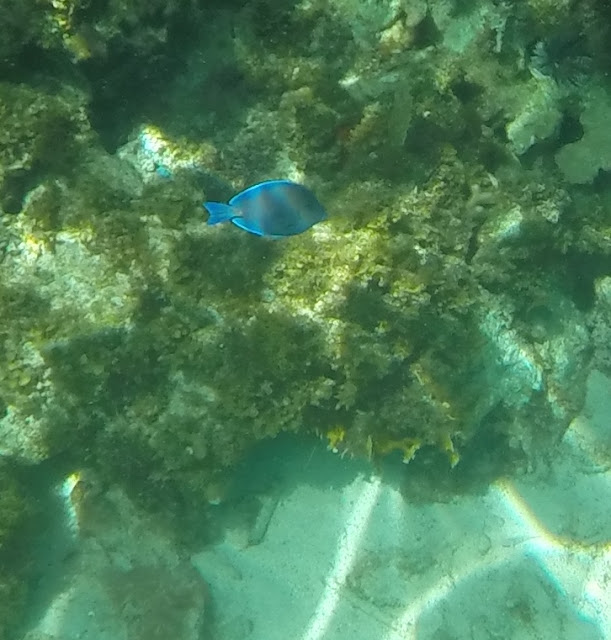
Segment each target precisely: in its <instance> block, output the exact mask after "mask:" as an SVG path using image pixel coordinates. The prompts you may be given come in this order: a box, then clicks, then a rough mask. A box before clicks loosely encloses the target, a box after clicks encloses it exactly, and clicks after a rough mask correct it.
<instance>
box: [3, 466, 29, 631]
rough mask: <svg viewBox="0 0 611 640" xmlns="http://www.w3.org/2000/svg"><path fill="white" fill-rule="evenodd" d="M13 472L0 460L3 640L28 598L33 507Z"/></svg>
mask: <svg viewBox="0 0 611 640" xmlns="http://www.w3.org/2000/svg"><path fill="white" fill-rule="evenodd" d="M25 491H26V489H25V487H24V486H23V485H22V483H21V482H20V481H19V480H18V479H17V477H16V474H15V472H14V470H12V469H11V468H10V467H8V466H7V465H6V464H5V463H4V462H3V461H2V460H1V459H0V638H1V639H2V640H5V639H6V638H10V637H11V633H12V632H13V631H14V628H15V627H16V626H17V624H18V623H20V622H21V621H22V619H21V618H22V614H23V609H24V605H25V602H26V597H27V591H28V586H27V581H26V580H27V576H28V574H27V570H28V568H29V561H30V554H29V553H28V549H27V544H28V542H29V535H28V533H29V532H28V528H29V527H30V526H31V520H32V515H33V511H34V510H33V503H29V502H28V499H27V497H26V493H25Z"/></svg>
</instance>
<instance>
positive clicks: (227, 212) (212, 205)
mask: <svg viewBox="0 0 611 640" xmlns="http://www.w3.org/2000/svg"><path fill="white" fill-rule="evenodd" d="M204 209H206V211H207V212H208V214H209V217H208V224H218V223H219V222H226V221H227V220H231V219H232V218H235V217H236V215H238V214H237V212H236V210H235V209H234V208H233V207H232V206H231V205H228V204H223V203H222V202H204Z"/></svg>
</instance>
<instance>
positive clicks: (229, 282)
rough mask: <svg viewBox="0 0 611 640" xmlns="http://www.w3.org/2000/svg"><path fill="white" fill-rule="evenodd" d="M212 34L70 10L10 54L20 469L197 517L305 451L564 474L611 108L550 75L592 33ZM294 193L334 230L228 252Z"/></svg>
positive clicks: (219, 16) (249, 15)
mask: <svg viewBox="0 0 611 640" xmlns="http://www.w3.org/2000/svg"><path fill="white" fill-rule="evenodd" d="M5 5H7V6H10V5H11V3H6V2H4V3H2V4H1V5H0V10H2V12H6V11H8V9H7V6H5ZM212 5H214V3H212ZM212 5H211V6H210V7H208V9H206V11H203V10H202V9H200V8H198V7H196V6H194V4H193V5H192V3H190V2H187V1H186V0H185V1H184V2H174V3H169V4H168V3H159V2H154V3H141V2H137V3H123V2H110V3H106V4H104V6H102V7H99V8H97V9H94V8H93V6H92V5H90V3H85V2H79V1H74V2H53V3H48V5H46V4H44V3H43V4H40V5H36V6H35V7H34V8H32V9H31V11H24V14H23V16H22V17H21V18H20V19H19V29H18V30H16V31H14V34H20V35H14V36H13V38H14V39H13V40H8V39H7V40H2V42H3V43H5V44H3V45H2V46H3V47H5V51H4V56H5V57H6V58H10V59H11V60H12V62H11V64H13V65H15V68H17V69H19V71H20V72H21V73H20V78H19V81H16V80H15V79H14V78H13V79H11V78H10V77H8V78H7V80H6V81H5V82H3V83H2V84H0V207H1V218H0V250H1V251H2V253H1V257H0V276H1V277H0V304H1V305H2V310H3V313H2V315H1V316H0V336H1V338H2V340H1V342H0V355H1V357H2V361H3V363H4V366H3V367H2V368H1V369H0V456H3V457H7V458H11V459H13V460H14V461H16V462H17V463H19V464H37V463H39V462H41V461H43V460H46V459H48V458H50V457H53V456H55V455H58V454H63V455H65V456H66V457H68V458H69V459H71V460H74V461H78V463H80V462H81V461H82V460H86V461H87V463H88V464H89V465H91V466H93V467H95V468H96V469H97V470H98V473H100V474H101V475H102V476H104V477H105V478H106V479H107V480H110V481H121V482H124V483H125V484H126V486H128V487H129V488H130V490H131V491H133V492H134V493H138V494H139V495H140V496H141V497H144V498H145V499H146V500H149V501H151V502H154V501H165V502H166V504H168V505H172V508H174V509H176V510H180V509H181V506H182V505H185V504H187V505H188V504H191V503H192V502H197V501H204V500H205V499H206V498H205V497H206V496H212V495H217V493H218V494H221V493H223V492H222V491H218V492H217V491H216V489H215V490H214V491H212V490H211V489H210V488H211V487H218V486H219V485H222V483H223V481H224V478H225V477H226V474H227V473H228V470H229V469H231V468H232V467H233V465H235V464H236V462H237V461H238V460H240V458H241V456H242V455H243V454H244V452H245V451H246V450H248V449H249V448H250V447H251V446H253V444H254V443H256V442H257V441H259V440H262V439H265V438H273V437H275V436H277V435H278V434H279V433H281V432H294V433H302V434H304V433H307V434H314V433H318V434H320V435H321V436H322V437H323V438H324V439H325V440H326V442H327V444H328V445H329V446H330V448H331V449H333V450H337V451H338V453H342V454H347V455H357V456H363V457H369V458H373V459H377V458H379V457H382V456H386V455H398V456H399V457H400V458H402V459H403V460H405V461H406V462H407V461H410V460H412V459H413V460H414V462H415V463H417V461H418V460H424V461H428V462H431V461H432V462H433V463H434V462H438V463H439V464H443V465H445V467H457V468H460V465H461V459H463V458H464V456H465V455H467V456H470V458H469V459H470V460H471V461H472V462H471V464H474V465H476V464H477V462H476V461H474V460H475V459H476V458H477V455H475V454H474V453H473V452H477V451H478V448H479V447H482V446H484V445H483V444H482V443H485V446H489V447H491V448H494V452H495V454H496V456H497V461H498V464H497V466H496V467H495V469H494V471H493V472H491V473H494V472H500V470H502V469H503V465H504V464H509V463H512V464H519V463H524V464H530V463H531V462H532V461H533V460H534V459H535V458H536V454H537V453H541V452H548V451H549V450H550V449H551V448H552V446H553V443H554V442H556V441H557V440H558V439H559V438H560V436H561V435H562V433H563V431H564V429H565V428H566V426H567V425H568V424H569V422H570V420H571V418H572V417H573V416H574V414H575V412H576V410H577V409H578V407H579V406H580V403H581V402H582V398H583V385H584V381H585V378H586V376H587V370H588V364H589V358H590V348H591V342H590V335H589V332H588V330H587V328H586V327H587V326H588V321H591V319H592V315H593V313H594V312H593V308H594V299H595V294H594V290H595V282H598V283H599V284H598V285H596V286H597V287H599V289H600V287H601V286H602V285H601V284H600V283H601V282H602V283H604V282H605V280H604V277H605V276H608V273H609V259H610V258H609V254H610V249H609V240H608V238H609V230H608V223H605V215H606V213H605V211H606V210H607V209H606V207H607V206H608V204H607V203H606V200H605V198H606V199H608V198H609V195H608V186H607V185H605V184H604V180H603V179H600V180H599V182H601V183H603V184H601V186H600V189H601V190H602V192H601V193H595V192H594V191H593V189H594V188H593V187H588V188H590V189H592V190H591V191H588V192H583V191H580V190H579V189H580V188H581V189H583V187H576V186H574V184H573V183H587V182H590V181H591V180H592V179H593V178H594V177H595V173H597V172H598V171H599V169H600V170H602V172H603V174H604V172H605V171H608V170H609V164H608V162H607V158H604V159H601V158H600V157H598V156H596V157H595V158H594V155H593V156H592V158H593V159H592V160H591V161H589V162H588V165H587V167H585V165H583V166H584V167H585V168H584V171H586V174H587V175H584V176H581V175H579V176H577V179H575V178H576V174H575V170H574V169H573V168H569V162H573V161H574V160H575V158H582V157H583V155H584V154H585V153H586V152H585V151H582V150H583V149H585V148H586V146H587V147H588V149H589V150H591V147H592V142H593V138H592V128H593V127H594V124H592V123H593V122H594V120H593V116H592V113H593V111H592V110H593V109H594V106H592V105H593V104H594V103H593V102H588V100H594V98H592V97H590V98H584V97H583V96H581V95H580V93H579V91H577V90H576V89H575V88H574V87H573V89H571V88H570V87H568V88H567V87H566V86H561V83H560V82H559V81H558V79H557V77H555V76H554V77H551V76H549V77H548V76H546V75H545V73H542V72H541V71H540V69H539V68H538V67H537V69H539V73H538V74H537V73H535V71H536V70H537V69H534V65H533V63H532V61H531V59H530V56H531V53H532V50H533V47H534V46H535V44H536V43H537V42H542V41H547V39H550V40H551V38H552V35H553V32H555V30H556V29H557V28H558V25H559V23H560V22H563V21H564V19H565V18H567V17H568V16H572V12H574V11H576V9H573V8H572V5H571V6H569V3H561V4H560V5H558V4H552V3H549V2H541V1H538V2H535V1H534V0H533V1H532V2H528V3H525V4H524V3H519V4H518V3H515V4H514V3H510V2H492V1H487V0H479V1H478V2H475V3H472V4H471V5H469V7H467V6H466V5H465V3H462V2H458V1H456V2H453V1H450V0H448V1H447V2H441V3H430V2H429V3H426V2H424V0H422V1H418V2H409V3H395V2H390V1H388V2H351V1H349V0H342V1H339V0H338V1H337V2H334V3H332V4H331V8H330V10H327V7H328V3H322V2H316V1H314V2H308V3H299V4H297V5H295V6H293V5H290V6H289V5H285V4H282V3H278V2H272V1H269V2H268V1H266V0H259V1H258V2H254V3H247V4H243V3H236V5H235V6H233V4H230V5H229V6H227V7H224V8H222V7H216V6H215V5H214V6H212ZM586 5H587V7H586V8H587V10H586V9H584V10H583V12H582V13H579V14H578V18H579V20H578V21H577V25H578V27H579V28H581V27H583V29H584V31H585V33H587V39H586V40H587V48H588V50H589V52H591V53H595V52H597V51H600V50H602V49H597V46H599V47H601V46H602V45H600V43H599V40H598V37H597V34H598V35H600V33H601V31H603V30H606V29H607V26H606V25H607V22H605V21H602V22H601V27H600V30H599V31H598V32H596V30H595V23H596V18H597V17H600V15H599V13H600V11H599V9H598V7H597V4H596V3H595V2H588V3H586ZM24 6H26V5H24ZM15 19H17V17H16V18H15ZM189 21H191V23H192V25H193V27H192V28H190V29H189V30H188V32H187V35H188V37H185V42H184V43H183V46H182V47H181V46H180V42H179V41H178V40H177V33H178V32H179V29H178V26H179V25H184V24H187V23H188V22H189ZM0 24H2V27H0V29H2V30H4V29H5V23H2V22H1V21H0ZM525 24H526V25H527V26H526V27H524V28H522V27H523V26H524V25H525ZM575 28H577V27H575ZM229 33H231V34H233V36H232V37H231V38H230V37H229V36H228V34H229ZM0 40H1V39H0ZM30 46H35V47H36V48H37V49H36V50H37V51H40V52H43V51H44V52H45V53H44V55H43V59H45V60H48V62H49V68H50V69H51V72H50V75H49V74H47V77H45V78H44V79H41V76H40V67H36V68H34V69H32V70H30V73H29V75H28V65H27V60H24V59H23V57H22V54H23V51H22V50H25V49H27V47H30ZM548 48H549V47H548ZM20 51H21V53H20ZM41 55H42V54H41ZM44 56H48V58H44ZM57 57H59V59H61V61H62V63H61V65H59V66H53V65H52V64H51V61H53V62H54V63H55V61H56V60H57ZM124 58H125V60H126V62H125V64H124V65H118V64H117V61H118V60H123V59H124ZM166 63H167V67H166V66H164V65H166ZM182 63H184V64H182ZM562 64H563V62H562V61H560V62H558V65H556V66H554V65H552V67H554V68H556V67H557V66H562ZM596 65H599V67H596V66H595V68H593V69H592V70H591V73H590V77H589V78H588V82H590V83H592V84H594V83H600V85H601V87H603V89H602V95H604V96H607V95H608V92H609V90H610V89H609V87H608V86H607V85H608V81H607V80H605V78H604V76H603V75H602V74H601V73H600V71H601V68H600V67H604V65H605V60H604V59H598V58H597V60H596ZM9 66H10V64H9ZM541 68H543V67H541ZM54 74H55V75H54ZM9 75H10V74H9ZM557 75H558V76H559V75H561V74H557ZM533 76H534V77H533ZM143 87H144V88H145V89H146V90H142V89H143ZM588 95H590V96H592V95H593V94H591V93H589V94H588ZM595 104H597V105H600V101H597V102H596V103H595ZM596 108H598V107H596ZM605 113H606V111H605ZM595 115H597V118H598V120H600V117H599V116H600V113H599V111H596V114H595ZM603 115H604V114H603ZM598 120H596V121H598ZM580 121H581V124H582V126H583V131H582V132H581V131H579V126H577V125H578V124H579V123H580ZM581 133H583V137H581V135H580V134H581ZM58 141H61V144H58ZM594 142H596V141H595V140H594ZM599 151H600V150H599ZM588 153H589V151H588ZM569 156H570V157H571V158H572V160H569ZM556 160H557V161H558V165H559V166H560V169H561V170H562V171H559V170H558V166H557V165H556ZM580 166H581V165H580ZM563 174H564V175H563ZM281 176H284V177H289V178H293V179H298V180H304V181H306V182H307V183H308V184H309V185H311V186H312V187H313V188H314V189H315V190H316V191H317V193H318V194H319V195H320V197H321V199H322V200H323V201H324V202H325V203H326V204H327V206H328V209H329V211H330V212H331V217H330V220H329V221H328V222H325V223H323V224H320V225H318V226H317V227H315V228H314V229H312V231H311V232H309V233H307V234H304V235H302V236H297V237H295V238H290V239H287V240H286V241H283V242H267V241H265V240H262V239H260V238H253V237H249V236H248V235H247V234H243V233H236V232H235V231H236V230H235V229H232V228H228V227H227V228H208V227H206V226H205V214H204V212H203V210H202V208H201V202H202V201H203V200H204V199H205V198H208V199H218V198H223V197H226V196H227V195H228V194H230V193H231V192H232V191H233V192H235V190H236V189H240V188H242V187H244V186H246V185H248V184H250V183H252V182H255V181H257V180H260V179H264V178H269V177H281ZM565 177H566V178H568V180H565ZM603 177H604V176H603ZM584 178H585V179H584ZM605 225H606V226H605ZM601 278H602V279H601ZM600 304H601V303H599V308H598V310H597V311H596V314H597V317H598V318H600V317H601V313H602V312H601V311H600ZM440 460H441V462H439V461H440ZM488 472H489V470H486V473H488ZM482 473H484V472H482ZM211 501H213V500H211Z"/></svg>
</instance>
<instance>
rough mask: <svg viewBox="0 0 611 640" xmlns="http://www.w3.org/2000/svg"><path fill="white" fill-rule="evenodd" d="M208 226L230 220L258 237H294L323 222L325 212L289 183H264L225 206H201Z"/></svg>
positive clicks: (308, 194) (304, 189)
mask: <svg viewBox="0 0 611 640" xmlns="http://www.w3.org/2000/svg"><path fill="white" fill-rule="evenodd" d="M204 207H205V208H206V209H207V211H208V213H209V214H210V217H209V218H208V224H218V223H219V222H225V221H226V220H230V221H231V222H233V224H235V225H236V226H237V227H240V229H244V230H245V231H249V232H250V233H254V234H256V235H258V236H272V237H280V236H294V235H296V234H298V233H303V232H304V231H305V230H306V229H309V228H310V227H311V226H312V225H314V224H316V223H317V222H320V221H321V220H325V219H326V218H327V212H326V211H325V209H324V207H323V206H322V204H320V202H319V201H318V199H317V198H316V196H315V195H314V194H313V193H312V192H311V191H310V190H309V189H308V188H307V187H304V186H303V185H302V184H297V183H296V182H291V181H290V180H267V181H266V182H260V183H259V184H255V185H253V186H252V187H248V189H244V191H240V193H238V194H237V195H235V196H233V198H231V200H230V201H229V203H228V204H223V203H221V202H204Z"/></svg>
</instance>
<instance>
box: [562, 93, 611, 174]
mask: <svg viewBox="0 0 611 640" xmlns="http://www.w3.org/2000/svg"><path fill="white" fill-rule="evenodd" d="M610 118H611V91H609V90H605V89H604V88H592V89H591V90H590V91H589V92H588V95H587V96H586V98H585V100H584V105H583V113H582V114H581V117H580V122H581V125H582V126H583V136H582V137H581V138H580V139H579V140H577V141H576V142H571V143H569V144H567V145H565V146H564V147H562V149H560V151H558V153H557V154H556V163H557V164H558V167H559V168H560V170H561V171H562V173H563V174H564V176H565V177H566V179H567V180H568V181H569V182H573V183H575V184H587V183H589V182H592V181H593V180H594V178H596V176H597V175H598V173H599V172H600V171H610V170H611V132H610V129H609V119H610Z"/></svg>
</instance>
